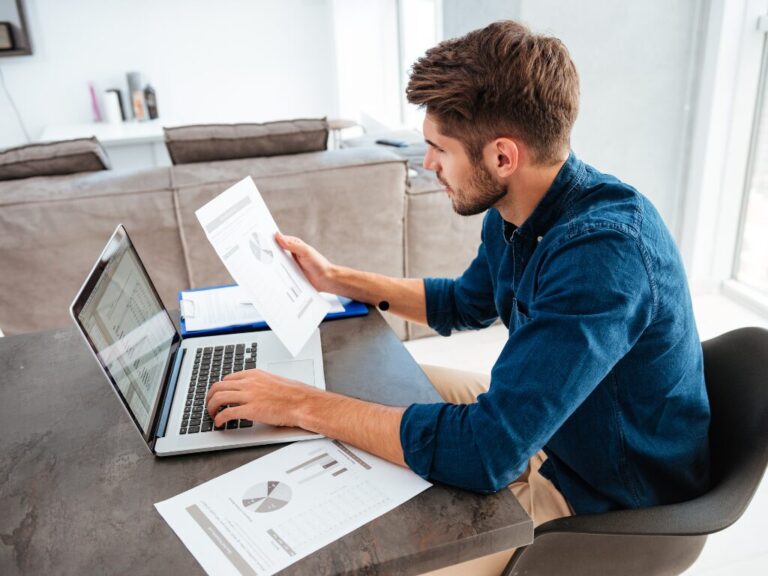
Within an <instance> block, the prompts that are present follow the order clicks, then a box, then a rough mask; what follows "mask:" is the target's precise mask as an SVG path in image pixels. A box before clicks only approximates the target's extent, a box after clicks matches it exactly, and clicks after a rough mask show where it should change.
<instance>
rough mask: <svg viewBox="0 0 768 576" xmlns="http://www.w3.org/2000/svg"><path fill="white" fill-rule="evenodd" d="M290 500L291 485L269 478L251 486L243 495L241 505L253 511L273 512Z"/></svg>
mask: <svg viewBox="0 0 768 576" xmlns="http://www.w3.org/2000/svg"><path fill="white" fill-rule="evenodd" d="M290 501H291V487H290V486H288V484H285V483H283V482H277V481H276V480H270V481H269V482H262V483H261V484H256V485H255V486H251V487H250V488H249V489H248V490H247V491H246V493H245V494H244V495H243V506H245V507H246V508H248V509H249V510H251V511H253V512H259V513H263V512H274V511H275V510H280V508H282V507H283V506H285V505H286V504H288V502H290Z"/></svg>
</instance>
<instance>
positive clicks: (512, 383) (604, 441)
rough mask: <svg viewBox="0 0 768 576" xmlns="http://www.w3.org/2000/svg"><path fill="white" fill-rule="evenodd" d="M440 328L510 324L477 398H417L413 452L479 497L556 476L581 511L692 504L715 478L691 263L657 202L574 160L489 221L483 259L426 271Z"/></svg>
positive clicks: (431, 470) (410, 458)
mask: <svg viewBox="0 0 768 576" xmlns="http://www.w3.org/2000/svg"><path fill="white" fill-rule="evenodd" d="M424 287H425V290H426V299H427V319H428V322H429V325H430V326H432V327H433V328H434V329H435V330H437V331H438V332H439V333H440V334H443V335H446V336H447V335H449V334H450V333H451V331H452V330H463V329H478V328H483V327H485V326H488V325H489V324H491V323H492V322H493V321H494V320H496V318H501V320H502V322H504V325H505V326H506V327H507V328H508V329H509V337H508V340H507V343H506V345H505V346H504V349H503V350H502V352H501V355H500V356H499V358H498V360H497V361H496V364H495V365H494V367H493V370H492V372H491V386H490V389H489V391H488V392H487V393H484V394H481V395H480V396H479V397H478V399H477V403H475V404H468V405H457V404H446V403H440V404H414V405H412V406H409V407H408V408H407V410H406V411H405V414H404V416H403V420H402V424H401V428H400V438H401V442H402V446H403V450H404V453H405V461H406V462H407V464H408V465H409V466H410V467H411V468H412V469H413V470H414V471H415V472H416V473H417V474H419V475H420V476H422V477H424V478H429V479H432V480H436V481H440V482H444V483H446V484H451V485H454V486H458V487H461V488H466V489H468V490H473V491H477V492H494V491H497V490H499V489H501V488H503V487H504V486H506V485H507V484H509V483H510V482H512V481H514V480H515V479H516V478H517V477H518V476H519V475H520V474H521V473H522V472H523V471H524V470H525V468H526V465H527V463H528V458H529V457H531V456H532V455H533V454H534V453H536V452H537V451H538V450H540V449H542V448H543V449H544V451H545V452H546V454H547V456H548V460H547V461H546V462H545V464H544V466H542V469H541V473H542V474H543V475H544V476H545V477H547V478H549V479H550V480H551V481H552V482H553V483H554V485H555V486H556V487H557V488H558V489H559V490H560V491H561V493H562V494H563V495H564V496H565V498H566V499H567V500H568V502H569V504H570V505H571V506H572V507H573V509H574V510H575V512H576V513H577V514H582V513H596V512H602V511H608V510H614V509H621V508H639V507H646V506H653V505H658V504H665V503H672V502H679V501H683V500H687V499H689V498H692V497H695V496H697V495H699V494H701V493H703V492H705V491H706V489H707V488H708V483H709V445H708V429H709V401H708V398H707V393H706V388H705V385H704V374H703V360H702V350H701V343H700V341H699V337H698V334H697V331H696V325H695V322H694V319H693V312H692V308H691V300H690V295H689V292H688V286H687V282H686V278H685V272H684V270H683V265H682V262H681V260H680V256H679V254H678V252H677V249H676V247H675V244H674V241H673V240H672V238H671V236H670V234H669V231H668V230H667V229H666V227H665V226H664V224H663V222H662V220H661V218H660V216H659V214H658V213H657V212H656V210H655V209H654V207H653V206H652V205H651V203H650V202H649V201H648V200H647V199H646V198H645V197H643V196H642V195H640V194H639V193H638V192H637V191H636V190H635V189H633V188H632V187H630V186H628V185H626V184H624V183H622V182H621V181H619V180H618V179H616V178H614V177H613V176H608V175H606V174H602V173H600V172H598V171H597V170H595V169H594V168H592V167H591V166H588V165H586V164H584V163H583V162H581V161H580V160H578V159H577V158H576V156H575V155H573V154H571V155H570V156H569V158H568V160H567V162H566V163H565V164H564V165H563V167H562V169H561V170H560V172H559V174H558V176H557V177H556V179H555V181H554V182H553V184H552V186H551V187H550V189H549V191H548V192H547V193H546V195H545V196H544V198H543V199H542V200H541V202H540V203H539V205H538V206H537V207H536V209H535V210H534V212H533V214H531V216H530V217H529V218H528V219H527V220H526V221H525V222H524V223H523V224H522V225H521V226H520V227H519V228H517V227H516V226H514V225H512V224H510V223H508V222H505V221H504V220H503V219H502V218H501V215H500V214H499V212H498V211H496V210H495V209H491V210H489V211H488V213H487V214H486V216H485V220H484V223H483V231H482V243H481V245H480V248H479V250H478V253H477V257H476V258H475V260H474V261H473V262H472V264H471V265H470V266H469V268H468V269H467V271H466V272H464V274H463V275H462V276H460V277H459V278H456V279H455V280H451V279H438V278H427V279H425V280H424Z"/></svg>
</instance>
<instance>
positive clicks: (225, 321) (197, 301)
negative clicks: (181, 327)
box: [180, 285, 350, 332]
mask: <svg viewBox="0 0 768 576" xmlns="http://www.w3.org/2000/svg"><path fill="white" fill-rule="evenodd" d="M320 296H321V297H322V298H323V299H324V300H325V301H327V302H328V304H329V305H330V309H329V310H328V313H329V314H330V313H333V312H344V305H343V304H342V301H341V299H340V297H339V296H336V295H335V294H329V293H328V292H320ZM344 300H345V301H346V302H347V303H348V302H350V300H349V299H348V298H345V299H344ZM180 305H181V314H182V316H184V324H185V326H186V329H187V331H189V332H196V331H198V330H214V329H216V328H221V327H225V326H239V325H243V324H248V325H250V324H256V323H258V322H264V321H265V320H264V317H263V316H261V314H259V312H258V310H256V306H254V305H253V303H252V302H251V301H250V297H249V295H248V291H247V290H245V289H244V288H243V287H242V286H238V285H234V286H222V287H221V288H211V289H209V290H188V291H182V293H181V304H180Z"/></svg>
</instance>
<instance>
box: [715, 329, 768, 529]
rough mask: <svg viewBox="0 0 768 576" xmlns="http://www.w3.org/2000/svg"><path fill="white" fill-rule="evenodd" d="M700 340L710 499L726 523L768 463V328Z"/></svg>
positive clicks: (751, 492)
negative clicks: (707, 418) (706, 398)
mask: <svg viewBox="0 0 768 576" xmlns="http://www.w3.org/2000/svg"><path fill="white" fill-rule="evenodd" d="M702 346H703V349H704V373H705V378H706V382H707V392H708V393H709V402H710V407H711V410H712V422H711V426H710V433H709V438H710V450H711V458H712V490H711V492H710V494H708V495H707V496H708V497H707V498H706V500H707V501H708V504H709V506H714V507H716V508H717V509H716V510H711V511H710V512H712V513H714V514H715V517H719V524H721V526H722V527H725V526H729V525H730V524H732V523H733V522H735V521H736V520H737V519H738V518H739V516H741V514H742V513H743V512H744V510H745V509H746V508H747V505H748V504H749V502H750V500H751V499H752V496H753V495H754V493H755V491H756V490H757V487H758V485H759V484H760V480H761V478H762V476H763V473H764V472H765V469H766V465H768V330H764V329H762V328H741V329H738V330H734V331H732V332H728V333H726V334H723V335H722V336H718V337H717V338H713V339H712V340H707V341H706V342H704V343H703V344H702Z"/></svg>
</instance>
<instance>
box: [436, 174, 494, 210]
mask: <svg viewBox="0 0 768 576" xmlns="http://www.w3.org/2000/svg"><path fill="white" fill-rule="evenodd" d="M437 179H438V180H439V181H440V183H441V184H442V185H443V186H445V187H446V188H448V189H449V193H448V195H449V197H450V199H451V204H452V205H453V211H454V212H456V214H458V215H460V216H473V215H475V214H480V213H482V212H485V211H486V210H488V208H491V207H493V206H494V205H495V204H496V203H497V202H498V201H499V200H501V199H502V198H504V196H506V194H507V188H506V187H505V186H504V185H502V184H501V183H500V182H497V181H496V179H495V178H494V177H493V175H492V174H491V172H490V171H489V170H488V168H486V167H485V166H484V165H483V164H482V162H478V163H477V165H476V166H474V168H473V170H472V174H471V175H470V177H469V184H468V185H467V186H466V187H464V188H454V187H452V186H450V185H449V184H448V183H447V182H446V181H445V180H443V178H442V177H441V176H440V174H437Z"/></svg>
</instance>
